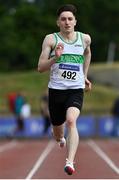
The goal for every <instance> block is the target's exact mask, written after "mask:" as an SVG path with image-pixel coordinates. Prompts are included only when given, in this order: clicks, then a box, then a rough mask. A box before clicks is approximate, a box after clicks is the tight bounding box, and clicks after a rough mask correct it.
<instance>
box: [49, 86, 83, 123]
mask: <svg viewBox="0 0 119 180" xmlns="http://www.w3.org/2000/svg"><path fill="white" fill-rule="evenodd" d="M83 95H84V92H83V89H68V90H57V89H51V88H49V112H50V118H51V123H52V125H54V126H59V125H61V124H63V123H64V122H65V119H66V111H67V109H68V108H69V107H77V108H78V109H79V110H80V111H81V109H82V104H83Z"/></svg>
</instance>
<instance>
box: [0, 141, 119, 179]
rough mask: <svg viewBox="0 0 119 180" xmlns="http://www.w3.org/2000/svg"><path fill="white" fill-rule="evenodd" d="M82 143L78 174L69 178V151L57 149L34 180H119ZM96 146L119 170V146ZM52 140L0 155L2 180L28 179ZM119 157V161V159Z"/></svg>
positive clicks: (26, 143)
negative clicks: (65, 167)
mask: <svg viewBox="0 0 119 180" xmlns="http://www.w3.org/2000/svg"><path fill="white" fill-rule="evenodd" d="M88 142H89V141H88V140H81V141H80V144H79V148H78V151H77V156H76V159H75V161H76V173H74V174H73V175H72V176H68V175H67V174H65V173H64V170H63V167H64V164H65V158H66V149H62V150H61V149H60V147H58V146H57V145H54V147H53V149H51V151H50V152H49V154H48V156H46V157H45V158H44V159H43V161H42V163H41V165H40V167H39V168H38V169H37V171H36V172H35V174H34V175H33V177H31V179H97V178H98V179H119V175H118V174H117V173H115V172H114V171H113V170H112V169H111V168H110V167H109V166H108V164H107V163H106V162H105V161H104V160H103V159H101V158H100V157H99V156H98V155H97V154H96V152H94V151H93V150H92V148H91V147H90V146H89V145H88ZM95 142H96V144H97V145H99V146H100V148H102V150H103V151H104V152H105V153H106V154H107V155H108V156H109V157H110V158H111V159H112V160H113V161H114V162H115V163H116V165H117V166H118V163H119V161H118V157H119V156H118V152H119V151H118V150H119V143H118V142H117V141H113V140H109V141H106V140H95ZM48 143H49V141H48V140H41V139H39V140H36V141H32V140H31V141H18V144H17V146H15V147H13V148H11V149H9V150H7V151H3V152H2V153H0V179H25V178H26V177H28V174H29V172H30V171H31V170H32V169H33V167H34V165H35V164H36V162H37V161H38V159H39V157H40V156H41V155H42V153H43V151H44V149H45V148H46V147H47V145H48ZM117 156H118V157H117Z"/></svg>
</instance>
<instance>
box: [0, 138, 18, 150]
mask: <svg viewBox="0 0 119 180" xmlns="http://www.w3.org/2000/svg"><path fill="white" fill-rule="evenodd" d="M16 144H17V142H16V141H15V140H13V141H11V142H9V143H6V144H4V145H2V146H0V153H2V152H4V151H6V150H9V149H11V148H13V147H14V146H16Z"/></svg>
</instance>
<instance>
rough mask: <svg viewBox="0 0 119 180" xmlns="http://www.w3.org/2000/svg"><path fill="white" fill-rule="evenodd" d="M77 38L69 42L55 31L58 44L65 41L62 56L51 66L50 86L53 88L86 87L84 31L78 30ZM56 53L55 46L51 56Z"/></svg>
mask: <svg viewBox="0 0 119 180" xmlns="http://www.w3.org/2000/svg"><path fill="white" fill-rule="evenodd" d="M76 34H77V38H76V40H75V41H74V42H73V43H67V42H65V41H64V40H63V38H62V37H60V35H59V33H54V38H55V40H56V45H55V47H56V46H57V44H58V43H63V45H64V50H63V53H62V55H61V57H60V58H59V59H58V60H57V61H56V63H55V64H53V65H52V66H51V72H50V81H49V84H48V87H49V88H52V89H79V88H83V89H84V88H85V81H84V73H83V63H84V56H83V54H84V46H83V41H82V33H80V32H76ZM54 55H55V48H54V49H53V50H52V52H51V55H50V56H51V57H52V56H54Z"/></svg>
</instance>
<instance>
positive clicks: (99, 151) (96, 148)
mask: <svg viewBox="0 0 119 180" xmlns="http://www.w3.org/2000/svg"><path fill="white" fill-rule="evenodd" d="M87 143H88V145H89V146H90V147H91V148H92V149H93V150H94V151H95V152H96V153H97V154H98V156H100V157H101V158H102V159H103V160H104V161H105V162H106V163H107V164H108V166H109V167H110V168H111V169H112V170H113V171H115V172H116V173H117V174H119V168H118V167H117V166H116V165H115V163H114V162H113V161H112V160H111V159H110V158H109V157H108V156H107V155H106V154H105V152H104V151H103V150H102V149H101V148H100V147H99V146H98V145H97V144H96V143H95V142H94V141H93V140H89V141H88V142H87Z"/></svg>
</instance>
